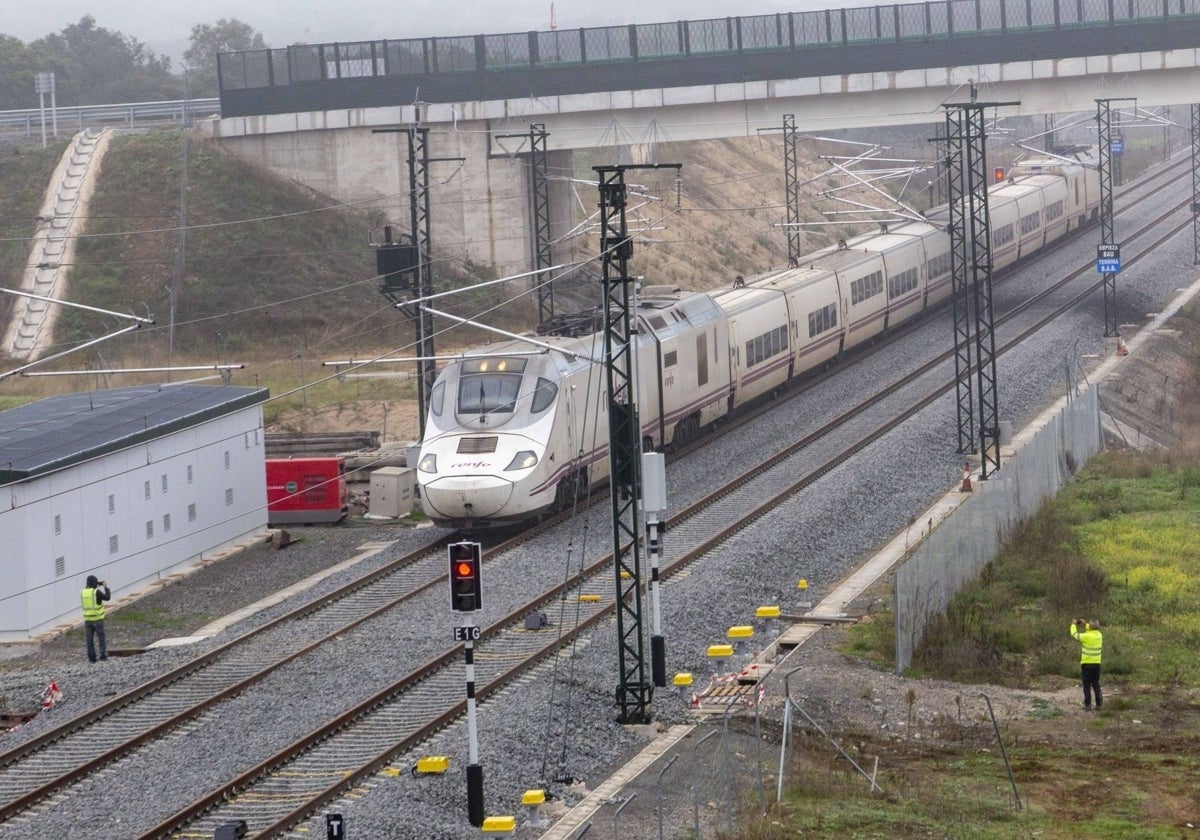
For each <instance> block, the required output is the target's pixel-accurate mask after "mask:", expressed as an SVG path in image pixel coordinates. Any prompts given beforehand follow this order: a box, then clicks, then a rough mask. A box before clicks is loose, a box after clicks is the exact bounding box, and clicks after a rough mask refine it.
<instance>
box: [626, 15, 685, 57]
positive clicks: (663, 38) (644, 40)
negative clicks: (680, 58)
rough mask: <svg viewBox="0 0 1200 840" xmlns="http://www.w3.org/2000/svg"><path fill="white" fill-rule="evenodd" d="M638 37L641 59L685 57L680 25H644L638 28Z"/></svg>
mask: <svg viewBox="0 0 1200 840" xmlns="http://www.w3.org/2000/svg"><path fill="white" fill-rule="evenodd" d="M636 36H637V49H638V57H639V58H659V57H663V56H672V55H683V44H682V43H681V42H680V38H679V24H676V23H648V24H643V25H641V26H638V27H637V30H636Z"/></svg>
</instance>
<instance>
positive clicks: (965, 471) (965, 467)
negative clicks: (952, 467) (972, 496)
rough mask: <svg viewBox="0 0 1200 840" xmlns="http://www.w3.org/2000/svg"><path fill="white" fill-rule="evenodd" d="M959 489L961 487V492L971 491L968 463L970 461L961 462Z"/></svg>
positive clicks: (969, 466)
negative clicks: (961, 474) (960, 484)
mask: <svg viewBox="0 0 1200 840" xmlns="http://www.w3.org/2000/svg"><path fill="white" fill-rule="evenodd" d="M961 489H962V492H964V493H970V492H971V465H970V463H965V464H963V483H962V488H961Z"/></svg>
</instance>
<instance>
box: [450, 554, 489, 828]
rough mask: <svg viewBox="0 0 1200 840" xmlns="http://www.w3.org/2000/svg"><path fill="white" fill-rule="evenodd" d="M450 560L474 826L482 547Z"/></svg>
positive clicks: (477, 821) (478, 801) (479, 808)
mask: <svg viewBox="0 0 1200 840" xmlns="http://www.w3.org/2000/svg"><path fill="white" fill-rule="evenodd" d="M447 550H448V554H449V559H450V608H451V609H452V610H454V612H456V613H462V617H463V623H462V624H461V625H459V626H458V627H455V628H454V641H456V642H462V643H463V653H464V656H465V657H466V663H467V817H468V818H469V819H470V821H471V825H473V826H475V827H476V828H479V827H480V826H482V825H483V765H481V764H480V763H479V735H478V729H477V728H476V725H475V642H477V641H479V635H480V634H479V628H478V627H476V626H475V618H474V616H473V615H472V613H474V612H475V611H476V610H479V609H482V608H483V574H482V572H483V546H482V545H480V544H479V543H477V542H459V543H452V544H451V545H450V546H448V549H447Z"/></svg>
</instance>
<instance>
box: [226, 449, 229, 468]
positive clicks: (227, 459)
mask: <svg viewBox="0 0 1200 840" xmlns="http://www.w3.org/2000/svg"><path fill="white" fill-rule="evenodd" d="M225 469H229V450H228V449H226V450H225Z"/></svg>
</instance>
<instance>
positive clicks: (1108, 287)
mask: <svg viewBox="0 0 1200 840" xmlns="http://www.w3.org/2000/svg"><path fill="white" fill-rule="evenodd" d="M1133 101H1136V100H1133V99H1130V98H1129V97H1122V98H1120V99H1097V100H1096V130H1097V135H1098V138H1097V139H1098V140H1099V148H1098V149H1097V153H1098V155H1099V164H1100V244H1101V246H1111V245H1115V244H1116V239H1114V237H1113V160H1112V156H1113V149H1112V144H1113V140H1114V137H1113V133H1112V107H1111V104H1112V103H1113V102H1133ZM1120 334H1121V330H1120V327H1119V326H1118V324H1117V273H1116V272H1115V271H1106V272H1104V337H1105V338H1115V337H1118V336H1120Z"/></svg>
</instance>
